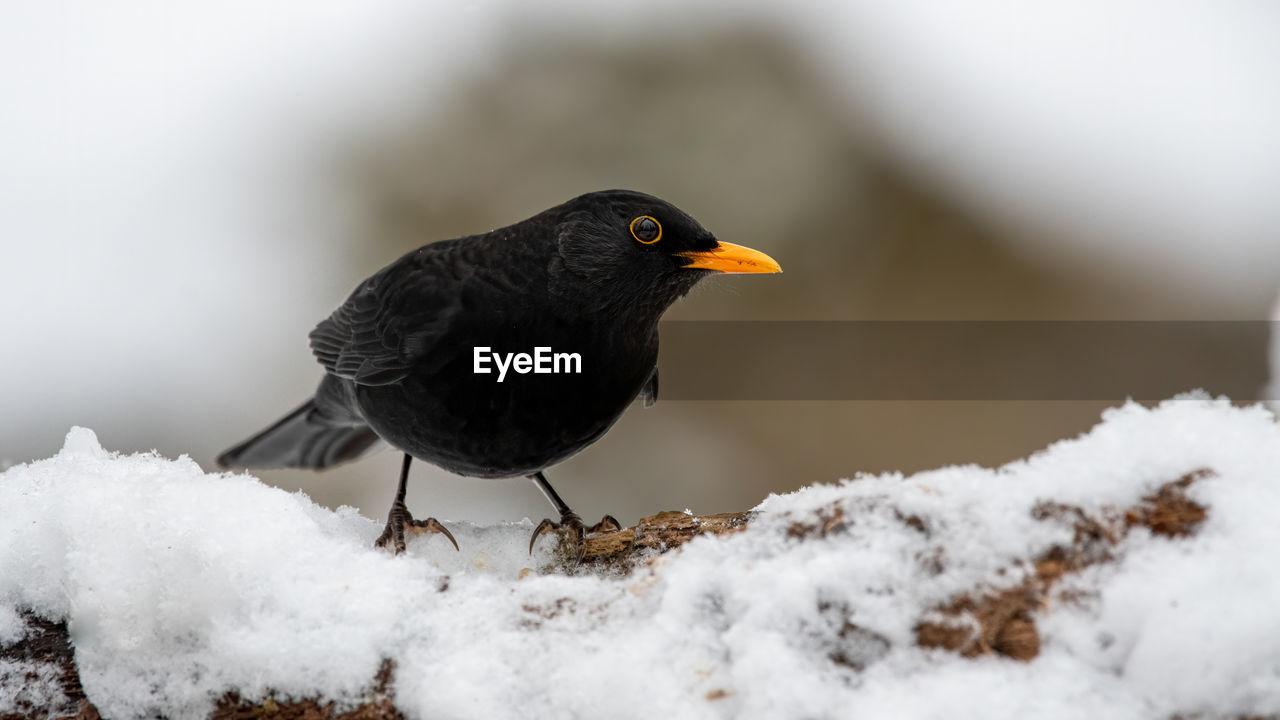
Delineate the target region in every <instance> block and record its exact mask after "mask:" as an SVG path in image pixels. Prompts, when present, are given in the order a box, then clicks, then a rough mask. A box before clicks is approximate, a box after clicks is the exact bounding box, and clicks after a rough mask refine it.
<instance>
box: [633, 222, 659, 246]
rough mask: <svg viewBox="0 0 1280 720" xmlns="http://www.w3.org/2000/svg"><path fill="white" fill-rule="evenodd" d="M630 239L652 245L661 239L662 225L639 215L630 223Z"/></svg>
mask: <svg viewBox="0 0 1280 720" xmlns="http://www.w3.org/2000/svg"><path fill="white" fill-rule="evenodd" d="M631 237H633V238H635V239H636V240H639V241H640V242H642V243H644V244H645V245H652V244H654V243H656V242H658V241H659V240H661V239H662V224H661V223H659V222H658V221H657V220H654V219H653V218H651V217H649V216H648V215H641V216H640V217H638V218H636V219H635V220H632V221H631Z"/></svg>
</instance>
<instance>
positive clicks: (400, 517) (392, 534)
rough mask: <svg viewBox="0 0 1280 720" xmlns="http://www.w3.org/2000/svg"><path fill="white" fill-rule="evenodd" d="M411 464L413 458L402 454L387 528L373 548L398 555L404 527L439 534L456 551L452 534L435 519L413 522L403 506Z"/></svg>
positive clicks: (402, 547) (407, 509) (401, 547)
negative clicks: (388, 550) (384, 548)
mask: <svg viewBox="0 0 1280 720" xmlns="http://www.w3.org/2000/svg"><path fill="white" fill-rule="evenodd" d="M412 462H413V456H412V455H410V454H409V453H405V454H404V464H403V465H401V466H400V487H399V488H397V489H396V499H395V500H393V501H392V503H391V512H389V513H387V527H386V528H384V529H383V531H382V534H381V535H379V536H378V539H377V540H376V541H374V543H373V546H374V547H386V546H387V545H391V551H392V553H394V554H396V555H399V554H400V553H402V552H404V529H405V528H406V527H416V528H423V529H424V530H426V531H428V532H433V533H440V534H441V535H444V536H445V537H447V538H449V542H451V543H453V549H454V550H458V549H459V548H458V541H457V540H454V539H453V533H451V532H449V529H448V528H446V527H445V526H443V525H441V524H440V523H439V522H437V521H436V519H435V518H427V519H426V520H414V519H413V516H412V515H410V514H409V508H408V507H406V506H405V504H404V494H405V486H406V484H407V483H408V481H409V464H410V463H412Z"/></svg>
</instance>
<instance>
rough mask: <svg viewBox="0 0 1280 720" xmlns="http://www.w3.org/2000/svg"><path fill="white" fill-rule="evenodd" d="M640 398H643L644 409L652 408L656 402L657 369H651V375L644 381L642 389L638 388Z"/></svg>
mask: <svg viewBox="0 0 1280 720" xmlns="http://www.w3.org/2000/svg"><path fill="white" fill-rule="evenodd" d="M640 397H642V398H644V406H645V407H653V404H654V403H656V402H658V368H654V369H653V374H652V375H650V376H649V379H648V380H646V381H645V383H644V387H642V388H640Z"/></svg>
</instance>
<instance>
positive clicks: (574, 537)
mask: <svg viewBox="0 0 1280 720" xmlns="http://www.w3.org/2000/svg"><path fill="white" fill-rule="evenodd" d="M621 529H622V524H621V523H619V522H618V521H617V519H615V518H614V517H613V516H612V515H605V516H604V517H603V518H601V519H600V522H598V523H596V524H595V525H592V526H591V527H586V526H584V525H583V524H582V518H581V517H579V516H578V513H575V512H567V513H565V514H564V515H561V516H560V522H552V521H551V519H550V518H547V519H545V520H543V521H542V522H540V523H538V527H536V528H534V529H533V537H531V538H529V554H530V555H532V554H533V545H534V543H536V542H538V538H539V537H541V536H542V535H544V534H546V533H549V532H555V531H559V530H564V531H566V532H568V533H569V538H570V541H571V542H572V543H573V546H574V547H575V548H576V549H577V550H576V553H575V556H574V562H575V563H580V562H582V556H583V555H585V554H586V552H587V546H586V543H584V542H583V541H582V537H583V535H584V534H593V535H594V534H596V533H604V532H616V531H618V530H621Z"/></svg>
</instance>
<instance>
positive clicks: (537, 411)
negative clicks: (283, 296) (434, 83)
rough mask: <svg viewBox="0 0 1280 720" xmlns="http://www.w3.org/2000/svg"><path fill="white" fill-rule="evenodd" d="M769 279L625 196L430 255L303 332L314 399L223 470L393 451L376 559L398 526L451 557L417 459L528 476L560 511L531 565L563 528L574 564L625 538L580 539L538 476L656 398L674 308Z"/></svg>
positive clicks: (748, 254) (235, 451) (615, 193)
mask: <svg viewBox="0 0 1280 720" xmlns="http://www.w3.org/2000/svg"><path fill="white" fill-rule="evenodd" d="M780 270H781V268H780V267H779V266H778V263H776V262H774V260H773V259H772V258H770V257H769V256H767V255H765V254H763V253H760V252H757V251H755V250H751V249H749V248H744V247H740V246H737V245H731V244H729V243H725V242H719V241H717V240H716V238H715V236H713V235H712V234H711V233H710V232H708V231H706V230H705V229H703V227H702V226H701V225H699V224H698V223H697V221H695V220H694V219H693V218H691V217H689V216H688V215H686V214H685V213H684V212H682V211H680V210H679V209H678V208H676V207H675V206H673V205H671V204H669V203H667V202H664V201H662V200H659V199H658V198H655V197H652V196H650V195H645V194H643V193H638V192H631V191H627V190H607V191H602V192H593V193H588V194H586V195H582V196H579V197H577V198H574V199H572V200H570V201H568V202H566V203H564V204H562V205H557V206H556V207H553V208H551V209H550V210H546V211H544V212H542V213H539V214H537V215H535V216H533V217H531V218H529V219H528V220H524V221H523V222H518V223H516V224H514V225H509V226H507V227H504V228H500V229H498V230H494V231H492V232H488V233H484V234H481V235H470V236H467V237H462V238H457V239H453V240H444V241H441V242H436V243H432V244H430V245H426V246H424V247H421V248H419V249H417V250H414V251H413V252H411V253H409V254H407V255H405V256H403V257H401V258H400V259H398V260H396V261H395V262H393V263H391V264H390V265H388V266H386V267H385V268H383V269H382V270H379V271H378V272H377V273H376V274H374V275H373V276H372V277H370V278H369V279H368V280H365V281H364V282H362V283H360V285H359V286H358V287H357V288H356V289H355V292H353V293H352V294H351V296H350V297H349V298H347V301H346V302H345V303H344V304H343V305H342V307H340V308H338V309H337V310H336V311H335V312H334V313H333V314H332V315H330V316H329V318H328V319H327V320H325V321H323V322H321V323H320V324H319V325H317V326H316V328H315V329H314V330H312V331H311V349H312V351H313V352H314V354H315V356H316V359H318V360H319V361H320V364H321V365H323V366H324V369H325V374H324V379H322V380H321V381H320V386H319V388H317V389H316V393H315V396H314V397H312V398H311V399H310V400H308V401H307V402H306V403H304V404H303V405H302V407H300V408H298V409H296V410H294V411H293V412H292V413H290V414H289V415H287V416H285V417H284V418H283V419H281V420H280V421H279V422H277V423H276V424H274V425H272V426H271V427H269V428H267V429H266V430H263V431H262V432H260V433H258V434H257V435H255V436H253V437H251V438H249V439H248V440H246V441H244V442H242V443H240V444H239V445H237V446H235V447H233V448H231V449H230V450H228V451H226V452H225V453H223V454H222V455H221V456H219V457H218V464H219V465H221V466H222V467H240V468H280V467H299V468H313V469H321V468H327V467H331V466H333V465H336V464H338V463H342V462H345V461H348V460H352V459H355V458H357V457H359V456H361V455H362V454H364V453H365V452H366V451H368V450H370V449H371V448H373V447H374V446H376V445H378V444H379V442H380V441H381V442H386V443H387V444H389V445H391V446H392V447H394V448H396V449H397V450H400V451H401V452H403V453H404V463H403V465H402V466H401V471H400V485H399V489H398V490H397V491H396V496H395V500H394V502H393V504H392V506H391V511H390V513H389V514H388V516H387V526H386V529H385V530H384V531H383V533H382V536H381V537H379V538H378V541H377V543H376V545H377V546H379V547H383V546H386V545H387V544H391V545H392V547H393V549H394V551H395V552H396V553H399V552H401V551H403V550H404V532H405V530H404V529H405V526H406V525H411V526H415V527H419V528H423V529H426V530H429V531H432V532H437V533H442V534H444V535H445V536H446V537H448V538H449V540H450V542H453V544H454V547H457V542H456V541H454V539H453V535H452V534H451V533H450V532H449V531H448V530H447V529H445V527H444V526H443V525H441V524H440V523H438V522H437V521H436V520H435V519H434V518H429V519H427V520H414V519H413V517H412V515H410V514H409V511H408V509H407V508H406V507H405V503H404V498H405V481H406V480H407V478H408V474H409V465H410V463H411V462H412V459H413V458H418V459H420V460H425V461H426V462H429V463H432V464H435V465H438V466H440V467H442V468H444V469H446V470H449V471H451V472H455V473H458V474H460V475H468V476H474V477H482V478H501V477H513V476H517V475H524V476H528V477H529V478H530V479H532V480H533V481H534V483H535V484H537V486H538V488H539V489H540V490H541V491H542V492H543V494H545V495H546V497H547V499H548V500H550V501H551V504H552V505H554V506H555V509H556V511H557V512H558V513H559V514H560V521H559V522H558V523H557V522H552V521H551V520H549V519H548V520H543V521H542V523H541V524H540V525H539V526H538V528H537V530H535V531H534V534H533V537H532V538H530V540H529V548H530V551H531V552H532V549H533V544H534V542H535V541H536V540H537V539H538V537H539V536H540V535H541V534H542V533H544V532H546V531H548V530H552V529H555V530H559V529H561V528H563V529H565V530H568V531H569V532H570V533H571V534H572V538H573V541H574V542H575V544H576V546H577V548H578V553H579V557H581V553H582V534H583V532H584V530H587V531H596V530H600V529H603V528H605V527H609V526H612V528H613V529H617V528H618V523H617V521H616V520H613V518H611V517H608V516H606V517H605V519H604V520H602V521H601V523H600V524H598V525H596V526H593V527H592V528H584V526H583V523H582V519H581V518H580V517H579V516H578V515H577V514H576V513H574V512H573V511H572V510H570V509H569V506H568V505H566V504H565V502H564V501H563V500H561V499H560V496H559V495H557V494H556V491H555V490H554V489H552V487H551V485H550V483H548V482H547V479H546V477H545V476H544V475H543V472H542V471H543V470H544V469H545V468H547V467H548V466H550V465H554V464H555V463H558V462H560V461H561V460H564V459H565V458H568V457H569V456H570V455H573V454H574V453H576V452H578V451H579V450H582V449H583V448H585V447H586V446H587V445H590V444H591V443H593V442H595V441H596V440H598V439H599V438H600V437H601V436H602V435H604V433H605V431H607V430H608V429H609V427H610V426H611V425H613V423H614V421H616V420H617V419H618V417H619V416H620V415H621V414H622V412H623V411H624V410H625V409H626V408H627V406H628V405H629V404H630V403H631V402H632V401H633V400H635V399H636V398H637V397H641V396H642V397H643V399H644V402H645V404H646V405H651V404H653V402H654V400H656V399H657V395H658V370H657V358H658V320H659V318H661V317H662V313H663V312H665V311H666V309H667V308H668V307H669V306H670V305H671V304H672V303H673V302H675V301H676V300H677V299H678V298H680V297H681V296H683V295H684V294H685V293H687V292H689V290H690V289H691V288H692V287H693V286H694V285H695V284H697V283H698V281H700V280H702V279H703V278H705V277H707V276H708V275H710V274H712V273H715V272H723V273H774V272H780ZM539 348H541V350H539ZM522 353H523V354H525V355H527V356H528V357H527V358H524V359H521V358H520V357H519V354H522ZM575 358H576V362H575ZM504 359H505V363H504ZM504 368H505V370H504ZM481 370H487V371H488V372H482V371H481ZM544 371H546V372H544ZM575 371H576V372H575Z"/></svg>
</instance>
